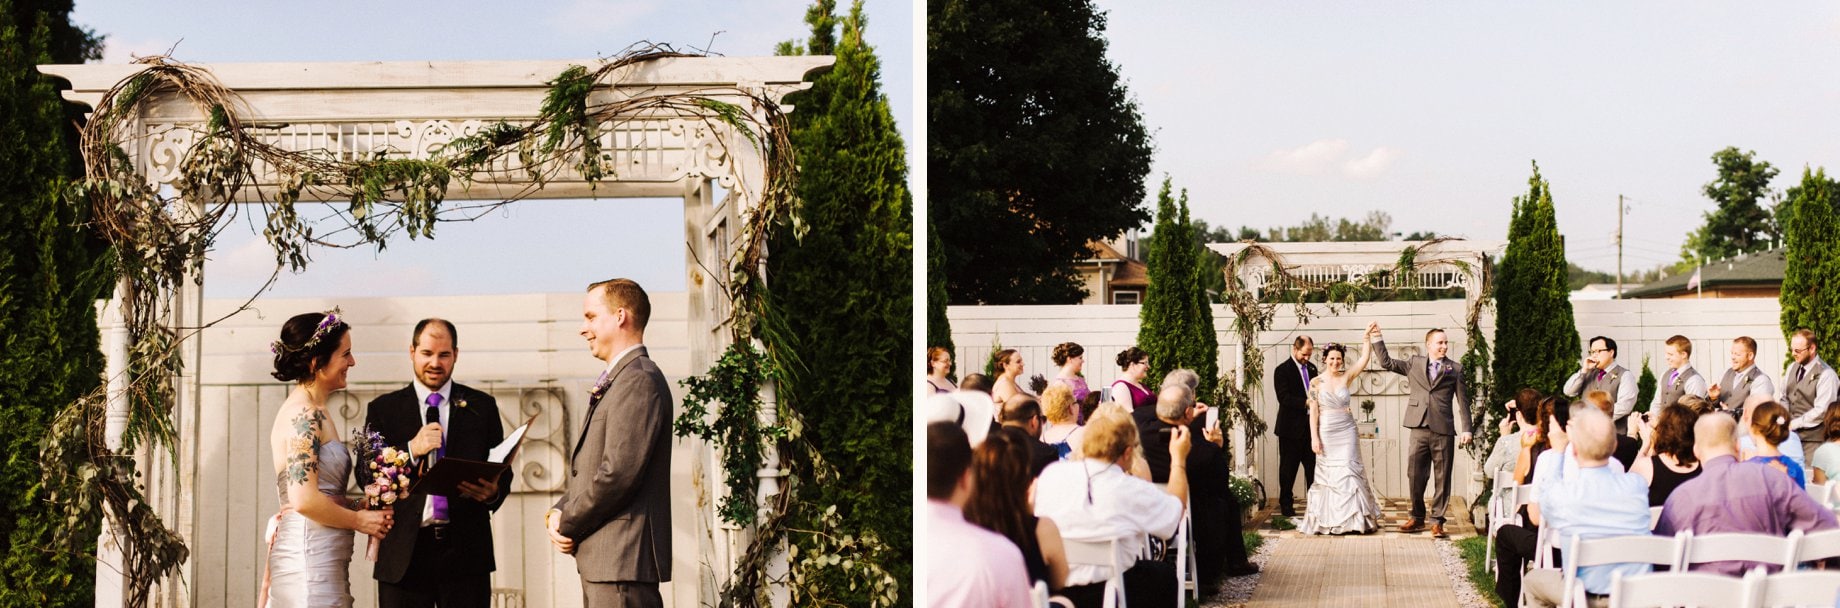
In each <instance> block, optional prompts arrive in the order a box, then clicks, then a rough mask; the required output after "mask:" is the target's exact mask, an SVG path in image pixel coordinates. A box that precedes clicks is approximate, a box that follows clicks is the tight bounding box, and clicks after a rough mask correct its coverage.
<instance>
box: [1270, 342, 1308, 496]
mask: <svg viewBox="0 0 1840 608" xmlns="http://www.w3.org/2000/svg"><path fill="white" fill-rule="evenodd" d="M1314 350H1316V348H1315V344H1313V343H1312V342H1311V341H1310V337H1309V336H1297V339H1296V340H1295V341H1293V342H1291V358H1289V359H1285V360H1284V362H1283V363H1279V364H1278V368H1277V369H1275V370H1272V372H1271V386H1272V389H1273V390H1275V391H1277V393H1278V424H1277V425H1275V426H1273V427H1272V429H1271V432H1272V434H1273V435H1276V436H1277V437H1278V510H1279V511H1280V512H1281V513H1283V515H1284V516H1285V517H1296V516H1297V507H1295V506H1293V505H1294V498H1293V495H1292V494H1291V486H1295V485H1297V469H1298V468H1300V467H1301V468H1302V469H1303V487H1304V490H1305V491H1308V490H1309V488H1310V486H1312V485H1315V484H1316V452H1314V451H1312V450H1311V449H1310V397H1309V392H1310V380H1311V379H1313V378H1315V377H1316V364H1314V363H1311V362H1310V353H1311V352H1312V351H1314Z"/></svg>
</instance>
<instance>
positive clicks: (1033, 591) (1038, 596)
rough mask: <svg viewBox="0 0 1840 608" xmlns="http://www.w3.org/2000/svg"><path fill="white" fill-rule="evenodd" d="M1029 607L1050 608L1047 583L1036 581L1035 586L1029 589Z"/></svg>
mask: <svg viewBox="0 0 1840 608" xmlns="http://www.w3.org/2000/svg"><path fill="white" fill-rule="evenodd" d="M1029 605H1031V606H1034V607H1035V608H1048V582H1047V581H1035V586H1034V587H1032V588H1030V589H1029Z"/></svg>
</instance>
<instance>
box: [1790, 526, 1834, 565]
mask: <svg viewBox="0 0 1840 608" xmlns="http://www.w3.org/2000/svg"><path fill="white" fill-rule="evenodd" d="M1836 557H1840V530H1822V531H1820V532H1815V533H1812V534H1803V535H1802V542H1800V543H1796V545H1795V563H1796V564H1798V565H1800V564H1806V563H1808V562H1812V561H1815V560H1823V559H1832V558H1836Z"/></svg>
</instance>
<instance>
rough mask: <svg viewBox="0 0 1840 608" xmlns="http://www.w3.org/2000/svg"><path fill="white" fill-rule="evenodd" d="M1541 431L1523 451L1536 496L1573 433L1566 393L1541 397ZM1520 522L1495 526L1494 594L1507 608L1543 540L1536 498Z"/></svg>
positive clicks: (1516, 599) (1524, 471)
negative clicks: (1567, 429) (1569, 429)
mask: <svg viewBox="0 0 1840 608" xmlns="http://www.w3.org/2000/svg"><path fill="white" fill-rule="evenodd" d="M1539 412H1540V427H1539V430H1540V434H1539V437H1537V438H1535V439H1533V440H1531V441H1528V442H1527V448H1526V450H1525V451H1524V452H1523V453H1522V454H1521V458H1520V460H1521V464H1519V465H1516V466H1517V467H1519V468H1520V469H1521V470H1520V471H1519V473H1520V475H1521V477H1520V482H1521V483H1522V484H1523V485H1527V484H1531V485H1533V487H1534V495H1535V497H1536V498H1537V497H1538V495H1539V488H1540V486H1541V485H1543V482H1545V481H1546V478H1547V477H1548V476H1550V475H1551V474H1552V471H1553V466H1554V463H1557V462H1558V459H1559V457H1560V456H1561V455H1563V454H1564V453H1565V451H1566V450H1567V449H1569V447H1570V445H1569V442H1570V436H1569V435H1567V434H1566V433H1565V429H1566V425H1567V424H1569V423H1570V421H1571V418H1572V404H1571V402H1569V401H1566V399H1565V397H1561V396H1559V395H1548V396H1547V397H1545V398H1543V399H1541V400H1540V405H1539ZM1516 515H1517V516H1518V517H1519V518H1520V520H1521V521H1520V522H1518V523H1512V524H1508V525H1505V526H1502V527H1500V528H1497V529H1496V530H1495V565H1496V566H1497V567H1496V573H1495V594H1496V595H1497V596H1499V597H1501V599H1502V601H1503V602H1504V603H1505V604H1506V605H1507V606H1508V608H1515V606H1518V605H1519V603H1520V596H1521V569H1522V567H1523V566H1525V565H1526V564H1527V562H1529V561H1532V560H1533V558H1534V557H1535V555H1536V554H1535V552H1536V551H1538V550H1539V544H1540V542H1539V541H1540V521H1541V519H1540V504H1539V503H1538V502H1537V501H1535V502H1531V503H1528V504H1527V505H1525V506H1523V507H1521V509H1520V511H1519V512H1517V513H1516Z"/></svg>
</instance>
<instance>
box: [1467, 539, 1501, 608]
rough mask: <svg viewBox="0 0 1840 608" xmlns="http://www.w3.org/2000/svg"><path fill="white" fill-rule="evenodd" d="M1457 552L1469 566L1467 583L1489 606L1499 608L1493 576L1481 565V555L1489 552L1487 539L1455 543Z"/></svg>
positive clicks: (1499, 601)
mask: <svg viewBox="0 0 1840 608" xmlns="http://www.w3.org/2000/svg"><path fill="white" fill-rule="evenodd" d="M1457 550H1458V551H1460V552H1462V554H1463V563H1464V565H1466V566H1469V582H1470V584H1472V585H1475V586H1476V593H1477V594H1478V595H1481V596H1482V598H1483V599H1486V600H1488V601H1489V605H1491V606H1496V607H1498V608H1499V607H1500V606H1501V605H1502V603H1501V598H1500V597H1497V596H1496V595H1495V575H1493V574H1490V573H1489V571H1488V569H1487V568H1486V567H1485V566H1484V565H1483V554H1485V553H1487V552H1488V550H1489V539H1487V538H1485V537H1481V536H1472V537H1469V538H1465V539H1463V540H1459V541H1457Z"/></svg>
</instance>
